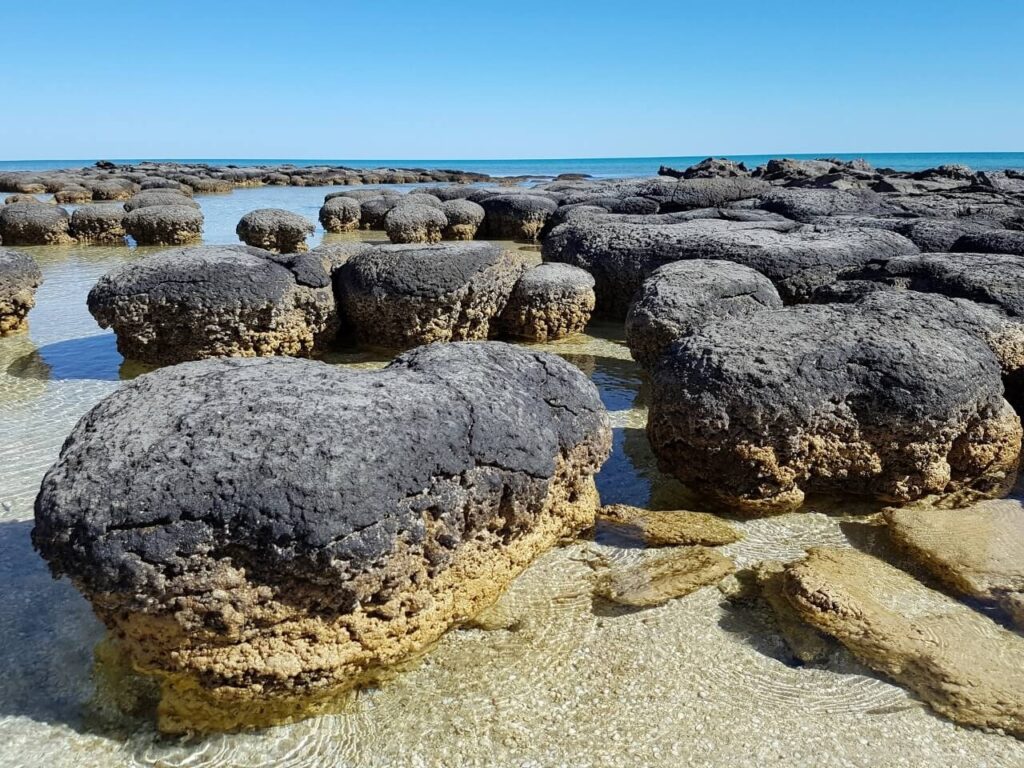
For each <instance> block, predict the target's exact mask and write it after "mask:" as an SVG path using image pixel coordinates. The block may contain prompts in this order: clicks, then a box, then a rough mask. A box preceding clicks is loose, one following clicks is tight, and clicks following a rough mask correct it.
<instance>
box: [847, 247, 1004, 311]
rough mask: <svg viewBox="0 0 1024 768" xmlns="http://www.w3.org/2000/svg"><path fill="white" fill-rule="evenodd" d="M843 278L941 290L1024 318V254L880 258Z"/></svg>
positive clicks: (924, 290) (850, 271) (930, 290)
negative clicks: (876, 261)
mask: <svg viewBox="0 0 1024 768" xmlns="http://www.w3.org/2000/svg"><path fill="white" fill-rule="evenodd" d="M844 280H870V281H876V282H881V283H884V284H888V285H895V286H897V287H901V288H909V289H911V290H914V291H922V292H927V293H941V294H943V295H946V296H952V297H956V298H962V299H970V300H972V301H976V302H978V303H980V304H989V305H994V306H995V307H996V308H998V309H999V310H1000V311H1002V312H1004V313H1005V314H1007V315H1009V316H1011V317H1024V256H1017V255H1013V254H999V253H922V254H914V255H906V256H899V257H895V258H890V259H880V260H879V263H877V264H873V265H867V266H866V267H864V268H861V269H851V270H847V271H845V272H843V273H841V274H840V283H842V281H844Z"/></svg>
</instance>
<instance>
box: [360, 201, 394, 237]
mask: <svg viewBox="0 0 1024 768" xmlns="http://www.w3.org/2000/svg"><path fill="white" fill-rule="evenodd" d="M396 205H398V198H395V197H386V196H383V195H379V196H376V197H371V198H368V199H366V200H362V201H360V203H359V225H360V226H361V227H362V228H363V229H384V217H385V216H387V215H388V211H390V210H391V209H392V208H394V207H395V206H396Z"/></svg>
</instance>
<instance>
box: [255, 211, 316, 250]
mask: <svg viewBox="0 0 1024 768" xmlns="http://www.w3.org/2000/svg"><path fill="white" fill-rule="evenodd" d="M315 231H316V225H315V224H314V223H313V222H312V221H310V220H309V219H307V218H306V217H304V216H300V215H299V214H297V213H292V212H291V211H284V210H281V209H279V208H259V209H257V210H255V211H250V212H249V213H247V214H245V216H243V217H242V218H241V219H240V220H239V222H238V226H237V227H235V234H237V235H238V239H239V240H241V241H242V242H243V243H245V244H246V245H252V246H255V247H256V248H263V249H265V250H268V251H274V252H276V253H298V252H300V251H305V250H307V249H308V247H309V246H307V245H306V238H307V237H309V236H310V235H312V234H313V233H314V232H315Z"/></svg>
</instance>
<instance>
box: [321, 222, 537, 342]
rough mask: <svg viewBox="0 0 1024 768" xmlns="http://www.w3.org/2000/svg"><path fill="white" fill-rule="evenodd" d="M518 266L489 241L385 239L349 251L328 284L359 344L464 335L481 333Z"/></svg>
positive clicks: (485, 333) (494, 316)
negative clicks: (426, 242)
mask: <svg viewBox="0 0 1024 768" xmlns="http://www.w3.org/2000/svg"><path fill="white" fill-rule="evenodd" d="M427 210H431V211H434V210H436V209H434V208H427ZM525 268H526V265H525V263H524V261H523V260H522V258H521V257H520V256H519V255H518V254H516V253H514V252H512V251H506V250H504V249H503V248H501V247H499V246H497V245H494V244H492V243H446V244H442V245H388V246H380V247H376V248H372V249H371V250H368V251H364V252H362V253H358V254H356V255H354V256H352V257H351V258H350V259H349V260H348V261H347V262H346V263H345V264H344V265H343V266H342V267H340V268H339V269H338V270H337V271H336V272H335V273H334V288H335V293H336V295H337V297H338V306H339V308H340V311H341V312H342V313H343V315H344V319H345V321H346V322H347V324H348V326H349V328H350V329H351V330H352V332H353V333H354V334H355V336H356V338H357V339H359V340H360V341H362V342H364V343H367V344H375V345H379V346H385V347H395V348H401V347H410V346H415V345H417V344H427V343H430V342H433V341H472V340H477V339H486V338H487V337H488V335H489V334H490V332H491V323H492V321H494V320H496V319H497V317H498V315H499V313H500V312H501V311H502V309H504V307H505V303H506V302H507V301H508V298H509V295H510V294H511V292H512V288H513V286H514V285H515V284H516V281H517V280H518V279H519V276H520V275H521V274H522V273H523V271H524V270H525Z"/></svg>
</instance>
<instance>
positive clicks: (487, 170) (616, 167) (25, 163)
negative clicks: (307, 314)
mask: <svg viewBox="0 0 1024 768" xmlns="http://www.w3.org/2000/svg"><path fill="white" fill-rule="evenodd" d="M707 156H708V155H683V156H665V157H608V158H543V159H512V160H508V159H504V160H465V159H462V160H460V159H446V160H423V159H373V160H346V159H320V158H317V159H308V158H306V159H301V158H259V159H256V158H147V159H133V158H127V159H121V158H93V159H78V160H67V159H64V160H0V172H2V171H51V170H61V169H67V168H79V167H87V166H91V165H93V164H94V163H95V162H97V161H98V160H101V159H102V160H110V161H112V162H115V163H117V164H118V165H123V164H137V163H141V162H165V163H184V164H192V163H208V164H212V165H235V166H238V167H251V166H258V165H285V164H289V165H294V166H296V167H299V168H308V167H313V166H319V165H332V166H346V167H349V168H357V169H371V168H425V169H443V168H458V169H459V170H461V171H465V172H470V173H480V174H487V175H489V176H493V177H502V176H557V175H558V174H560V173H584V174H588V175H590V176H594V177H595V178H615V177H626V176H651V175H654V174H655V173H657V171H658V168H659V167H660V166H662V165H668V166H672V167H686V166H689V165H693V164H694V163H698V162H700V161H701V160H703V159H704V158H705V157H707ZM715 156H716V157H726V158H728V159H730V160H736V161H737V162H743V163H745V164H746V165H748V166H749V167H754V166H757V165H763V164H764V163H766V162H768V161H769V160H771V159H778V158H783V157H790V158H794V159H814V158H820V157H830V158H838V159H841V160H854V159H863V160H866V161H867V162H869V163H871V165H873V166H875V167H876V168H892V169H893V170H896V171H919V170H924V169H926V168H934V167H938V166H940V165H966V166H969V167H971V168H972V169H974V170H976V171H991V170H1003V169H1014V170H1024V151H1022V152H861V153H857V152H816V153H797V154H794V153H777V154H763V155H715Z"/></svg>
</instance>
